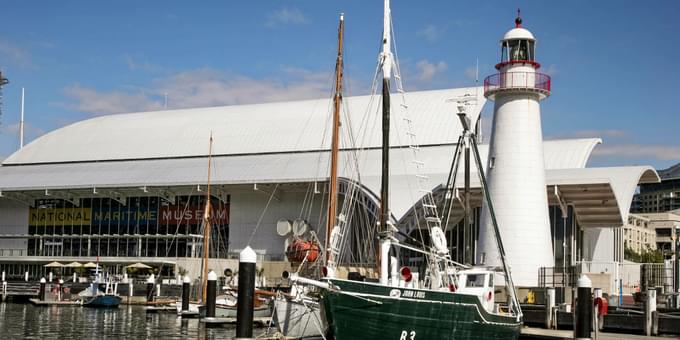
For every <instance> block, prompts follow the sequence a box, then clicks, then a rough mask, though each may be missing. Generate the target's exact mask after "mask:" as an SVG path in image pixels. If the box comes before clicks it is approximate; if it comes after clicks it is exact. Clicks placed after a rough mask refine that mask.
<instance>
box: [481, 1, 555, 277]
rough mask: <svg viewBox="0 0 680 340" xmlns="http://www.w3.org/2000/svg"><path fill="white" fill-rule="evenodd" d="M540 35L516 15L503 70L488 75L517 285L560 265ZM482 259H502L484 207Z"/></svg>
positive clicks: (503, 213) (493, 186)
mask: <svg viewBox="0 0 680 340" xmlns="http://www.w3.org/2000/svg"><path fill="white" fill-rule="evenodd" d="M535 48H536V39H535V38H534V35H533V34H531V32H530V31H529V30H527V29H525V28H523V27H522V19H521V17H520V16H519V11H518V15H517V18H516V19H515V27H514V28H513V29H511V30H509V31H508V32H507V33H505V36H503V39H502V40H501V60H500V62H499V63H498V64H497V65H496V69H497V70H498V73H496V74H493V75H491V76H488V77H487V78H486V79H485V80H484V95H485V96H486V97H487V98H489V99H490V100H493V101H494V114H493V124H492V130H491V141H490V146H489V158H488V163H487V168H486V174H487V179H488V189H489V196H490V197H491V201H492V204H493V206H494V210H495V215H496V219H497V221H498V227H499V230H500V235H501V238H502V241H503V244H504V248H505V253H506V258H507V260H508V264H509V265H510V269H511V271H512V277H513V280H514V282H515V284H516V285H518V286H523V287H531V286H537V284H538V272H539V268H540V267H552V266H554V262H555V260H554V258H553V252H552V243H551V242H552V241H551V237H550V221H549V215H548V195H547V192H546V184H545V164H544V162H543V133H542V131H541V106H540V102H541V101H542V100H543V99H545V98H547V97H548V96H549V95H550V77H549V76H547V75H545V74H542V73H539V72H538V69H539V68H540V64H539V63H538V62H537V61H536V50H535ZM477 261H478V263H484V264H486V265H491V266H496V265H500V258H499V251H498V246H497V244H496V240H495V238H494V234H493V225H492V220H491V215H490V213H489V209H488V206H487V205H486V203H485V204H484V206H483V207H482V219H481V221H480V230H479V243H478V250H477Z"/></svg>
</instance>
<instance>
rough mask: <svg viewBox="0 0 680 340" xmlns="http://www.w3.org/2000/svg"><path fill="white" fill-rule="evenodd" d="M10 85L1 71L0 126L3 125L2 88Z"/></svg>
mask: <svg viewBox="0 0 680 340" xmlns="http://www.w3.org/2000/svg"><path fill="white" fill-rule="evenodd" d="M7 84H9V79H7V78H5V76H4V75H3V74H2V70H0V125H1V124H2V99H3V98H2V87H3V86H5V85H7Z"/></svg>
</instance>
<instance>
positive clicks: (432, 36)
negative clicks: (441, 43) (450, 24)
mask: <svg viewBox="0 0 680 340" xmlns="http://www.w3.org/2000/svg"><path fill="white" fill-rule="evenodd" d="M442 33H444V30H442V29H439V28H437V27H436V26H435V25H432V24H430V25H427V26H425V28H423V29H422V30H420V31H418V32H417V33H416V35H417V36H419V37H423V38H424V39H425V40H427V41H428V42H431V43H434V42H436V41H437V40H439V37H440V36H441V35H442Z"/></svg>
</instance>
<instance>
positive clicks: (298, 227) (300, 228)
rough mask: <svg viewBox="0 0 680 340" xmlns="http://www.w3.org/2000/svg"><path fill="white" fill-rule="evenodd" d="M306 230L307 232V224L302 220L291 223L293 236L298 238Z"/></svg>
mask: <svg viewBox="0 0 680 340" xmlns="http://www.w3.org/2000/svg"><path fill="white" fill-rule="evenodd" d="M307 230H309V224H307V221H305V220H302V219H297V220H295V221H293V235H295V236H297V237H300V236H302V235H304V234H305V233H306V232H307Z"/></svg>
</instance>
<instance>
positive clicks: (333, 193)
mask: <svg viewBox="0 0 680 340" xmlns="http://www.w3.org/2000/svg"><path fill="white" fill-rule="evenodd" d="M344 31H345V15H344V14H343V13H341V14H340V24H339V27H338V57H337V59H336V60H335V96H334V97H333V104H334V106H335V109H334V110H333V140H332V142H331V174H330V188H329V190H328V223H327V225H326V247H325V249H326V262H327V263H328V262H329V261H331V260H333V259H331V252H330V251H328V249H329V248H328V247H329V245H330V239H331V230H333V227H334V226H335V214H336V209H337V205H338V203H337V198H338V153H339V150H340V141H339V139H340V103H341V102H342V66H343V62H342V42H343V34H344Z"/></svg>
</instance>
